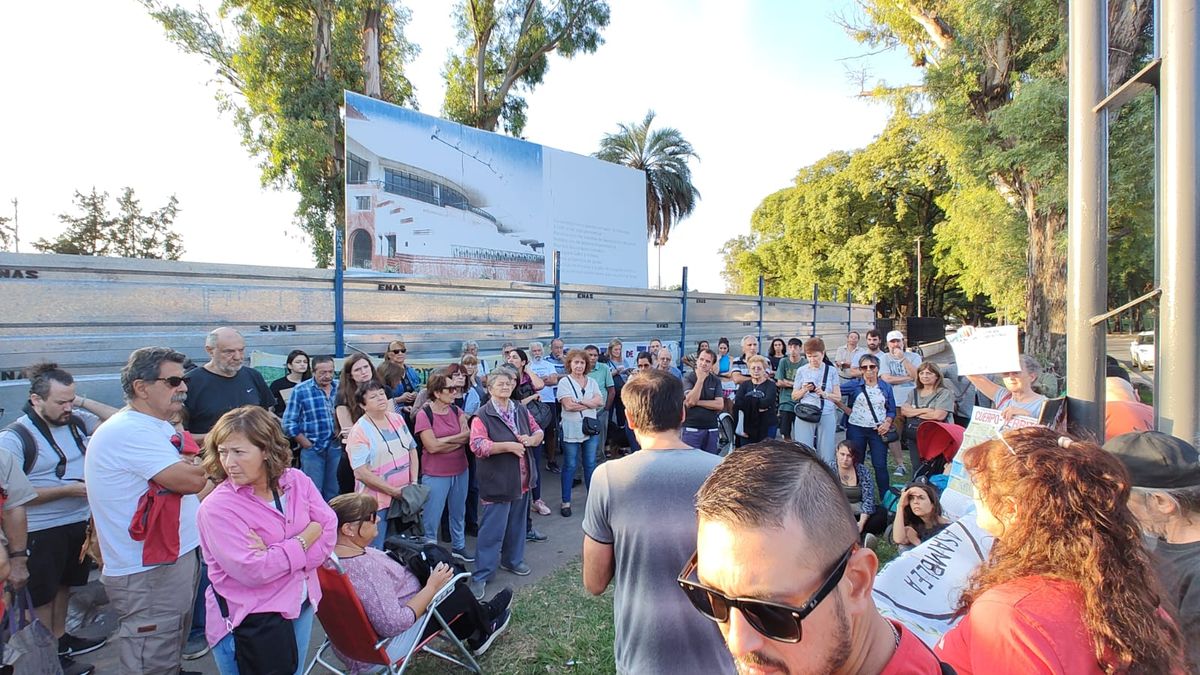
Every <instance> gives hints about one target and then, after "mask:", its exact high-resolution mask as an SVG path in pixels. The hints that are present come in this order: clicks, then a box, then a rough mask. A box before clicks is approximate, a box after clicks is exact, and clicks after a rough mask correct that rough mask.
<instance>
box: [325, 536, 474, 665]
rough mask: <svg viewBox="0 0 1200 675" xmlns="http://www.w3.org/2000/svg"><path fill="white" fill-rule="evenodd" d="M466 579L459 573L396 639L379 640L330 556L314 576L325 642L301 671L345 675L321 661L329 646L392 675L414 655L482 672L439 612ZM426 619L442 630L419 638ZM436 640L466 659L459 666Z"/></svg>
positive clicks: (351, 586) (468, 575)
mask: <svg viewBox="0 0 1200 675" xmlns="http://www.w3.org/2000/svg"><path fill="white" fill-rule="evenodd" d="M470 576H471V575H470V574H469V573H463V574H459V575H457V576H455V577H454V578H453V579H451V580H450V582H449V583H447V584H446V585H445V586H443V587H442V589H441V590H439V591H438V592H437V595H435V596H433V600H432V601H431V602H430V603H429V609H427V610H426V611H425V613H424V614H422V615H421V616H420V617H418V618H417V622H416V623H414V624H413V625H412V627H410V628H409V629H408V630H406V631H404V632H403V633H401V634H400V635H397V636H395V637H386V638H380V636H379V635H378V634H377V633H376V632H375V629H374V628H373V627H372V626H371V622H370V620H369V619H367V614H366V611H365V610H364V609H363V606H362V603H361V602H359V600H358V595H357V594H356V593H355V592H354V586H353V585H351V583H350V579H349V578H348V577H347V576H346V571H345V569H344V568H343V567H342V564H341V562H340V561H338V559H337V556H330V558H329V560H328V561H326V562H325V564H324V565H322V566H321V567H320V568H319V569H318V570H317V577H318V579H319V580H320V583H321V604H320V606H318V607H317V618H319V619H320V620H321V626H322V627H323V628H324V629H325V636H326V637H325V642H324V643H322V644H321V648H320V649H318V650H317V653H316V656H314V657H313V660H312V662H311V663H309V664H308V668H306V669H305V670H304V673H305V675H308V674H309V673H311V672H312V670H313V668H314V667H315V666H316V665H317V664H318V663H319V664H321V665H322V666H323V667H324V668H325V670H328V671H330V672H332V673H337V674H338V675H346V673H345V671H343V670H339V669H338V668H337V667H335V666H334V665H333V664H332V663H330V662H329V661H326V660H325V654H326V653H327V651H328V650H329V649H330V648H331V647H333V646H336V647H337V650H338V652H340V653H342V654H345V655H346V656H348V657H350V658H352V659H354V660H355V661H361V662H363V663H374V664H379V665H381V666H385V667H386V668H387V670H386V671H385V672H387V673H390V674H391V675H400V673H403V672H404V670H405V669H406V668H407V667H408V664H409V663H410V661H411V660H412V657H413V655H414V654H416V653H417V652H418V651H425V652H428V653H430V654H433V655H434V656H436V657H438V658H441V659H445V660H446V661H449V662H451V663H455V664H457V665H459V666H462V667H463V668H466V669H468V670H470V671H471V672H474V673H483V670H482V669H481V668H480V667H479V663H478V662H476V661H475V656H474V655H473V654H472V653H471V650H470V649H468V648H467V646H466V645H464V644H463V643H462V641H461V640H459V639H458V636H457V635H455V634H454V631H453V630H451V628H450V624H449V622H448V621H447V620H446V619H445V618H443V617H442V614H441V612H439V611H438V605H440V604H441V603H442V602H443V601H444V600H445V599H446V598H447V597H449V595H450V594H451V593H452V592H454V587H455V585H456V584H458V582H459V581H460V580H463V579H468V578H470ZM455 618H457V617H452V618H451V621H453V620H454V619H455ZM430 620H435V621H437V623H438V624H439V625H441V629H440V630H439V631H437V632H435V633H432V634H430V635H429V637H427V638H424V639H422V636H423V635H424V634H425V628H426V626H427V625H428V624H429V622H430ZM437 637H441V638H442V639H444V640H447V641H448V642H450V643H451V644H452V645H453V646H454V647H455V649H457V650H458V651H459V652H461V653H462V655H463V656H465V657H466V661H465V662H464V661H461V660H459V659H457V658H455V657H453V656H451V655H449V654H445V653H443V652H440V651H438V650H436V649H434V648H433V647H431V646H430V645H429V643H430V642H432V641H433V639H434V638H437Z"/></svg>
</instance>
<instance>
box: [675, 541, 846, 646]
mask: <svg viewBox="0 0 1200 675" xmlns="http://www.w3.org/2000/svg"><path fill="white" fill-rule="evenodd" d="M857 548H858V544H857V543H855V544H854V545H853V546H851V547H850V548H848V549H846V552H845V553H843V554H842V557H841V558H839V559H838V561H837V564H836V565H834V567H833V571H831V572H830V573H829V576H828V577H826V579H825V582H824V583H822V584H821V587H820V588H818V589H817V592H816V593H813V595H812V597H810V598H809V599H808V602H806V603H804V606H803V607H790V606H788V605H781V604H779V603H775V602H766V601H763V600H755V599H752V598H731V597H729V596H727V595H725V594H723V593H721V592H720V591H718V590H716V589H713V588H709V587H708V586H705V585H704V584H701V583H699V582H698V581H691V580H689V579H688V577H690V576H692V574H694V573H695V571H696V560H697V556H698V555H699V553H698V552H697V553H693V554H692V558H691V560H689V561H688V564H687V565H686V566H685V567H684V568H683V571H682V572H680V573H679V578H678V581H679V587H680V588H682V589H683V592H684V595H686V596H687V598H688V600H690V601H691V602H692V605H693V606H694V607H695V608H696V609H697V610H698V611H699V612H700V613H701V614H703V615H704V616H706V617H708V618H710V619H712V620H713V621H716V622H717V623H725V622H726V621H729V610H730V608H731V607H736V608H738V609H740V610H741V611H742V616H744V617H746V622H747V623H749V624H750V625H751V627H753V628H754V630H756V631H758V632H759V633H761V634H762V635H763V636H764V637H767V638H770V639H772V640H775V641H776V642H787V643H790V644H795V643H797V642H800V640H801V639H802V638H803V637H804V630H803V629H802V627H801V625H800V624H801V622H802V621H804V618H805V617H807V616H808V615H809V614H811V613H812V611H813V610H814V609H816V608H817V605H819V604H821V601H822V600H824V599H825V596H827V595H829V593H830V592H831V591H833V589H834V588H836V587H837V585H838V583H839V582H840V581H841V580H842V575H843V574H845V572H846V565H847V564H848V563H849V562H850V555H851V554H853V553H854V551H855V550H856V549H857Z"/></svg>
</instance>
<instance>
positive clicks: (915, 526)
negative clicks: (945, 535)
mask: <svg viewBox="0 0 1200 675" xmlns="http://www.w3.org/2000/svg"><path fill="white" fill-rule="evenodd" d="M949 524H950V519H949V518H947V517H946V516H945V515H943V514H942V500H941V499H940V498H939V497H938V491H937V488H935V487H933V486H932V485H930V484H929V483H910V484H908V485H906V486H904V492H902V493H900V503H899V504H897V505H896V517H895V519H894V520H893V521H892V542H893V543H895V544H896V545H897V546H899V547H900V550H901V551H907V550H908V549H910V548H912V547H914V546H916V545H917V544H920V543H921V542H923V541H927V540H929V539H932V538H933V537H934V536H935V535H937V533H938V532H941V531H942V530H944V529H946V526H947V525H949Z"/></svg>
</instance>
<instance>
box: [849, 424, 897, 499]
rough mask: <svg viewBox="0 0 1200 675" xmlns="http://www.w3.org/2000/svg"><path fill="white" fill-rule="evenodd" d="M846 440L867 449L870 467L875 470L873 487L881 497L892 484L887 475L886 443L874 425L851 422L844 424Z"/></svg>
mask: <svg viewBox="0 0 1200 675" xmlns="http://www.w3.org/2000/svg"><path fill="white" fill-rule="evenodd" d="M846 440H848V441H851V442H853V443H855V444H857V445H858V447H860V448H864V449H866V450H868V451H869V455H870V457H871V468H872V470H874V472H875V489H876V490H878V491H879V497H880V499H882V498H883V495H885V494H886V493H887V491H888V488H890V487H891V486H892V482H891V478H890V476H889V475H888V466H887V456H888V449H887V443H884V442H883V437H882V436H880V435H879V432H877V431H875V428H874V427H860V426H856V425H853V424H847V425H846Z"/></svg>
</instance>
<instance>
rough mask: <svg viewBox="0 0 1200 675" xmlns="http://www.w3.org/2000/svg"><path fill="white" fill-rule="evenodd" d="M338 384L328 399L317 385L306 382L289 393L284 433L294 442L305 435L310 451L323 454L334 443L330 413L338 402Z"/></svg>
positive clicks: (330, 391)
mask: <svg viewBox="0 0 1200 675" xmlns="http://www.w3.org/2000/svg"><path fill="white" fill-rule="evenodd" d="M337 385H338V383H337V381H336V380H334V382H333V385H332V386H331V387H330V389H329V396H328V397H326V396H325V392H323V391H321V389H320V388H319V387H317V381H316V380H314V379H308V380H305V381H303V382H301V383H300V384H298V385H296V387H295V388H294V389H292V396H291V398H289V399H288V402H287V409H285V410H284V411H283V433H285V434H287V435H288V436H290V437H292V438H295V437H296V436H298V435H300V434H304V437H305V438H307V439H308V440H309V441H311V442H312V444H313V448H312V449H313V450H326V449H328V448H329V446H330V444H331V443H332V441H333V409H334V407H335V404H334V401H335V400H337Z"/></svg>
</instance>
